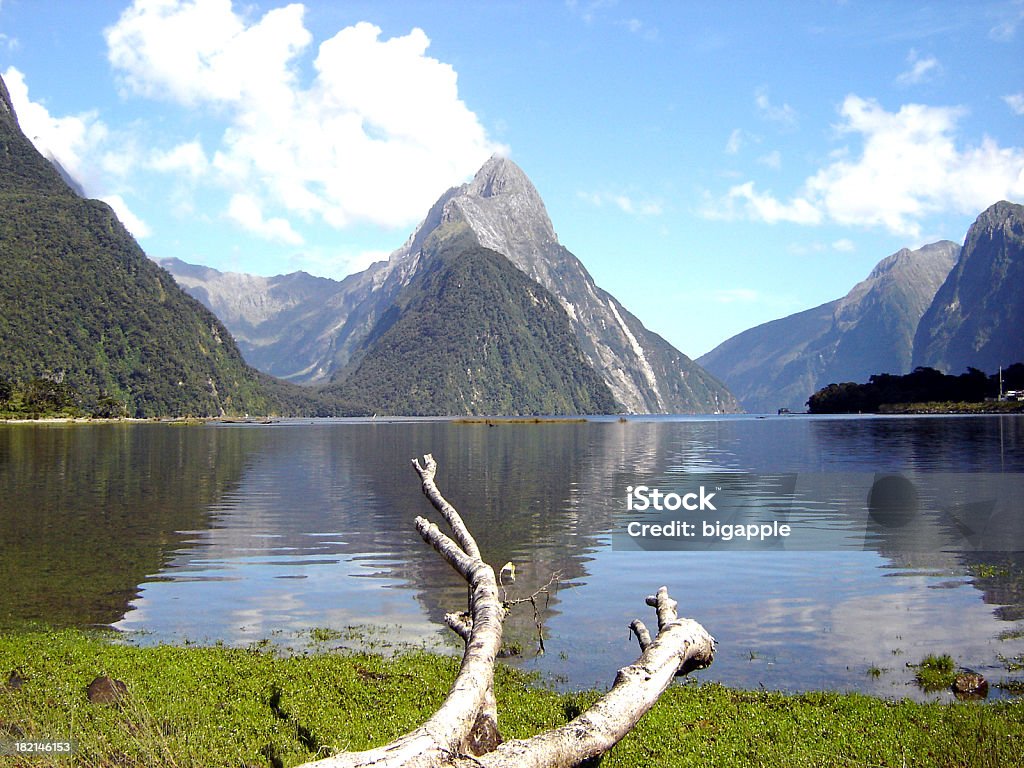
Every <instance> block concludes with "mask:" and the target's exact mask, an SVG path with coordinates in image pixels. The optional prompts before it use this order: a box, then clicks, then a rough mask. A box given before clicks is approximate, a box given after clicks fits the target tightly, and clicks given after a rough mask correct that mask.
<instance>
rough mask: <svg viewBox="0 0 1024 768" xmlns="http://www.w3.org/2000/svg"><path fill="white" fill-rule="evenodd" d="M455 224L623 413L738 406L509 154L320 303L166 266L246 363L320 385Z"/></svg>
mask: <svg viewBox="0 0 1024 768" xmlns="http://www.w3.org/2000/svg"><path fill="white" fill-rule="evenodd" d="M454 225H462V226H464V227H465V228H466V229H467V230H468V232H469V233H471V236H472V238H473V239H474V240H475V241H476V243H477V244H478V245H480V246H482V247H484V248H487V249H490V250H492V251H495V252H497V253H500V254H502V255H503V256H505V257H506V258H508V259H509V260H510V261H511V262H512V264H514V265H515V266H516V267H518V268H519V269H520V270H521V271H522V272H523V273H525V274H526V275H527V276H529V277H530V278H532V279H533V280H534V281H536V282H537V283H539V284H540V286H542V287H543V288H545V289H546V290H547V291H549V292H550V293H551V294H552V295H553V296H554V297H555V298H556V300H557V301H558V304H559V305H560V306H561V308H562V310H563V311H564V312H565V314H566V315H567V316H568V320H569V323H570V327H571V328H572V330H573V333H574V335H575V336H576V340H577V343H578V345H579V347H580V349H581V350H582V352H583V355H584V358H585V360H586V361H587V362H588V364H589V365H591V366H592V367H593V368H594V370H596V371H597V372H598V374H600V376H601V378H602V379H603V380H604V382H605V383H606V384H607V386H608V388H609V389H610V390H611V392H612V394H613V396H614V397H615V399H616V401H617V402H618V403H619V404H620V407H621V408H623V409H625V410H628V411H632V412H654V413H667V412H731V411H737V410H738V409H739V406H738V403H737V402H736V400H735V399H734V398H733V397H732V395H731V394H730V393H729V392H728V390H726V389H725V387H724V386H723V385H722V384H721V382H719V381H718V380H716V379H715V378H714V377H713V376H711V375H709V374H708V373H707V372H706V371H704V370H703V369H701V368H700V367H699V366H698V365H696V364H695V363H694V362H693V361H692V360H690V359H689V358H688V357H686V356H685V355H683V354H682V353H681V352H679V351H678V350H676V349H675V348H674V347H672V346H671V345H670V344H669V343H668V342H666V341H665V340H664V339H662V338H661V337H660V336H658V335H657V334H655V333H652V332H651V331H649V330H647V329H646V328H645V327H644V326H643V324H642V323H641V322H640V321H639V320H638V319H637V318H636V317H635V316H634V315H632V314H631V313H630V312H629V311H628V310H626V309H625V307H623V306H622V305H621V304H620V303H619V302H618V300H616V299H615V297H613V296H612V295H611V294H609V293H607V292H606V291H604V290H602V289H601V288H598V287H597V286H596V285H595V284H594V281H593V279H592V278H591V277H590V275H589V274H588V273H587V271H586V269H585V268H584V267H583V264H582V263H580V261H579V259H577V258H576V257H575V256H574V255H573V254H572V253H570V252H569V251H568V250H567V249H565V248H564V247H562V246H561V245H560V244H559V243H558V239H557V237H556V235H555V232H554V228H553V227H552V224H551V221H550V219H549V217H548V215H547V211H546V209H545V206H544V203H543V201H542V200H541V198H540V195H539V194H538V193H537V190H536V189H535V188H534V186H533V184H532V183H531V182H530V180H529V179H528V178H527V177H526V174H524V173H523V171H522V170H521V169H520V168H519V167H518V166H516V165H515V163H513V162H512V161H510V160H508V159H506V158H500V157H493V158H491V159H490V160H489V161H488V162H487V163H486V164H485V165H484V166H483V167H482V168H481V169H480V171H479V172H478V173H477V174H476V176H475V177H474V179H473V180H472V181H471V182H470V183H468V184H464V185H462V186H460V187H453V188H451V189H449V190H448V191H447V192H445V193H444V194H443V195H442V196H441V197H440V198H439V199H438V201H437V202H436V203H435V204H434V205H433V206H432V207H431V209H430V211H429V212H428V213H427V215H426V217H425V218H424V220H423V222H422V223H421V224H420V225H419V227H417V228H416V230H415V231H414V232H413V234H412V235H411V236H410V237H409V239H408V240H407V241H406V243H405V244H404V245H403V246H402V247H401V248H399V249H398V250H396V251H395V252H394V253H393V254H391V256H390V258H389V259H388V261H386V262H378V263H377V264H374V265H372V266H371V267H370V268H369V269H367V270H365V271H364V272H361V273H359V274H357V275H352V276H350V277H348V278H346V279H345V280H344V281H342V282H340V283H338V282H334V283H333V284H331V285H327V284H323V285H322V286H321V287H322V288H323V290H324V295H323V297H321V298H319V299H317V300H316V302H315V305H313V303H312V302H309V301H307V300H306V299H304V298H302V297H301V294H302V293H303V292H304V291H305V292H312V291H313V290H314V289H313V287H312V286H311V284H310V282H309V281H310V280H311V279H310V278H309V277H308V276H302V277H301V279H298V278H297V277H296V276H294V275H285V276H282V277H277V278H252V277H251V276H232V275H228V274H224V273H218V272H215V271H207V272H205V273H202V274H201V273H200V272H197V270H202V269H203V268H189V267H186V266H184V265H182V264H181V263H180V262H178V263H174V262H163V263H164V264H165V266H167V268H168V269H170V270H171V271H172V272H173V273H174V274H175V276H176V277H177V278H178V279H179V281H180V282H181V284H182V285H183V286H184V287H185V288H186V289H187V290H188V291H190V292H191V293H192V294H193V295H194V296H196V297H198V298H199V299H200V300H202V301H203V302H204V303H206V305H207V306H208V307H210V308H211V309H213V310H214V311H215V312H217V313H218V315H219V316H220V317H221V318H222V319H223V320H224V322H225V324H226V325H227V326H228V327H229V328H231V329H232V332H233V333H235V334H236V335H237V336H238V338H239V339H240V341H241V344H242V346H243V350H245V351H246V356H247V359H248V360H249V361H250V362H252V363H253V364H255V365H258V366H259V367H260V368H261V369H262V370H266V371H273V372H274V373H276V374H277V375H280V376H284V377H287V378H289V379H290V380H294V381H304V382H307V383H316V382H319V381H322V380H324V378H326V377H327V376H331V377H332V378H333V379H334V384H336V385H340V384H341V382H342V380H343V379H344V378H345V377H346V376H348V375H350V374H351V373H352V371H354V370H356V366H357V365H358V363H359V361H360V359H361V357H362V356H363V355H364V354H367V352H368V346H367V344H366V340H367V338H368V337H370V335H371V333H373V329H374V327H375V326H376V325H377V323H378V322H379V321H380V320H381V318H382V317H384V315H385V314H386V313H388V312H389V311H390V310H391V307H392V305H393V303H394V302H395V301H396V300H397V298H398V296H399V295H400V294H401V293H402V291H404V290H405V289H406V288H407V286H409V284H410V283H411V282H412V281H413V280H414V279H415V278H416V276H417V275H418V274H419V272H420V271H421V270H422V269H425V268H426V266H427V263H428V262H429V258H430V255H431V254H430V252H429V249H425V244H426V243H428V242H429V240H430V238H431V237H432V235H434V233H435V232H437V231H438V230H439V229H440V228H445V227H451V226H454ZM261 281H266V282H262V283H261ZM332 291H333V292H332ZM229 294H230V295H231V296H233V297H235V298H228V295H229ZM238 297H242V298H238ZM243 305H244V306H243ZM337 388H338V387H334V388H333V389H337Z"/></svg>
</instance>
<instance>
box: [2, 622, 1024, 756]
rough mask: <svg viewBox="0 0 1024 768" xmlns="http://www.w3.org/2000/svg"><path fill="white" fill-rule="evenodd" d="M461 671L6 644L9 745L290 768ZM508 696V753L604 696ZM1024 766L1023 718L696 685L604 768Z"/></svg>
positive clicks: (35, 637)
mask: <svg viewBox="0 0 1024 768" xmlns="http://www.w3.org/2000/svg"><path fill="white" fill-rule="evenodd" d="M321 634H326V633H321ZM324 639H326V637H325V638H324ZM457 668H458V660H457V659H456V658H453V657H450V656H443V655H435V654H430V653H426V652H422V651H410V652H407V653H404V654H402V655H400V656H397V657H394V658H383V657H381V656H375V655H367V654H359V653H334V652H323V653H314V654H308V655H291V656H284V655H278V654H276V653H275V652H274V651H273V650H271V649H270V648H268V647H267V646H266V645H259V646H254V647H252V648H249V649H232V648H226V647H223V646H216V647H196V646H189V647H177V646H157V647H149V648H140V647H135V646H130V645H124V644H121V643H118V642H116V641H114V640H113V639H112V638H111V637H109V636H102V635H94V634H87V633H83V632H79V631H62V632H26V633H15V634H8V635H5V636H2V637H0V743H2V742H4V741H10V740H13V739H15V738H19V739H20V738H29V739H64V738H72V739H74V740H75V741H76V747H77V752H76V754H75V755H74V756H73V757H70V758H68V757H37V758H24V757H9V758H6V759H8V760H10V761H12V762H11V763H9V764H11V765H15V766H29V765H32V766H35V765H45V766H67V765H83V766H99V767H100V768H106V767H107V766H129V767H135V766H138V767H139V768H141V767H142V766H146V767H147V768H161V767H163V766H169V767H173V768H191V767H192V766H197V767H198V766H204V768H215V767H217V766H225V767H226V768H227V767H228V766H232V767H235V768H239V767H241V766H249V767H250V768H253V767H255V766H293V765H296V764H298V763H301V762H304V761H307V760H310V759H312V758H313V757H314V756H315V755H318V754H319V755H326V754H328V753H329V752H331V751H333V750H339V749H348V750H356V749H364V748H367V747H370V746H375V745H379V744H383V743H386V742H388V741H389V740H391V739H392V738H394V737H395V736H398V735H399V734H401V733H403V732H405V731H407V730H409V729H411V728H413V727H415V726H416V725H418V724H419V723H421V722H422V721H423V720H425V719H426V718H427V717H428V716H429V715H430V714H432V713H433V712H434V710H435V709H436V708H437V706H438V705H439V704H440V703H441V701H442V700H443V699H444V697H445V696H446V694H447V691H448V688H449V686H450V684H451V682H452V680H453V679H454V677H455V674H456V672H457ZM104 674H105V675H109V676H111V677H113V678H115V679H117V680H122V681H124V682H125V684H126V685H127V691H128V692H127V695H126V696H125V698H124V699H122V700H121V701H120V702H118V703H116V704H113V705H101V704H91V703H90V702H89V701H88V699H87V697H86V687H87V686H88V684H89V683H90V681H92V680H93V679H94V678H95V677H96V676H98V675H104ZM612 674H613V672H612V671H611V670H609V676H611V675H612ZM5 681H6V683H5ZM496 693H497V697H498V702H499V714H500V720H501V726H502V732H503V735H504V736H505V738H515V737H525V736H530V735H532V734H535V733H538V732H539V731H542V730H545V729H547V728H550V727H553V726H557V725H560V724H563V723H565V722H566V721H567V720H569V719H571V718H573V717H575V716H576V715H577V714H579V713H580V712H581V711H583V710H584V709H586V707H587V706H589V705H590V703H592V702H593V701H594V700H595V699H596V698H597V697H598V695H599V694H598V693H596V692H584V693H573V694H560V693H556V692H554V691H551V690H548V689H546V688H544V687H543V686H541V685H540V684H538V682H537V680H536V678H534V677H531V676H529V675H525V674H523V673H520V672H517V671H516V670H513V669H510V668H508V667H506V666H504V665H500V664H499V665H498V667H497V669H496ZM1022 754H1024V702H1017V701H1011V702H1000V703H994V704H919V703H914V702H910V701H899V702H888V701H884V700H880V699H876V698H872V697H868V696H863V695H858V694H831V693H816V694H805V695H800V696H789V695H783V694H778V693H771V692H764V691H758V692H747V691H736V690H731V689H728V688H725V687H722V686H720V685H713V684H706V685H690V684H688V685H678V686H674V687H672V688H670V689H669V690H668V691H667V692H666V693H665V695H664V696H662V698H661V700H660V701H659V702H658V704H657V705H656V706H655V708H654V709H653V710H652V711H651V712H650V713H648V715H646V716H645V717H644V719H643V720H641V722H640V724H639V725H638V727H637V728H636V729H635V730H634V731H633V732H632V733H631V734H629V736H627V737H626V739H625V740H624V741H623V742H622V743H620V744H619V745H618V746H617V747H615V749H613V750H612V751H611V752H610V753H609V754H608V755H607V756H606V757H605V758H604V760H603V761H602V762H601V765H602V768H612V767H614V766H641V765H644V766H646V765H658V766H687V765H713V766H716V767H717V766H794V767H795V766H811V765H813V766H851V765H857V766H860V765H872V766H879V765H891V766H903V765H930V766H1003V765H1016V764H1018V761H1019V759H1020V755H1022ZM0 759H2V758H0Z"/></svg>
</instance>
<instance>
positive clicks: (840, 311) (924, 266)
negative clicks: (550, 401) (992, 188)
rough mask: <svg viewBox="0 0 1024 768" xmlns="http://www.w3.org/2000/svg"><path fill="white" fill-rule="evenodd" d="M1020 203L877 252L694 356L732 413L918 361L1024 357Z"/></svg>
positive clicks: (978, 364)
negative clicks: (787, 311)
mask: <svg viewBox="0 0 1024 768" xmlns="http://www.w3.org/2000/svg"><path fill="white" fill-rule="evenodd" d="M1022 214H1024V207H1022V206H1020V205H1015V204H1013V203H1008V202H1005V201H1004V202H1000V203H996V204H995V205H993V206H991V207H990V208H988V209H987V210H986V211H984V212H983V213H982V214H981V215H980V216H979V217H978V219H977V220H976V221H975V223H974V224H973V225H972V226H971V228H970V230H969V231H968V233H967V236H966V239H965V240H964V244H963V246H962V247H961V246H958V245H957V244H956V243H953V242H950V241H948V240H947V241H940V242H937V243H932V244H931V245H926V246H924V247H922V248H919V249H918V250H915V251H910V250H907V249H904V250H901V251H899V252H898V253H895V254H893V255H891V256H888V257H887V258H885V259H883V260H882V261H881V262H879V263H878V265H877V266H876V267H875V268H874V269H873V270H872V271H871V274H870V275H868V277H867V278H866V279H865V280H863V281H861V282H860V283H858V284H857V285H856V286H854V288H853V289H852V290H851V291H850V292H849V293H848V294H847V295H846V296H844V297H843V298H841V299H836V300H835V301H831V302H828V303H827V304H822V305H821V306H819V307H815V308H813V309H809V310H805V311H803V312H798V313H796V314H794V315H789V316H788V317H784V318H781V319H779V320H774V321H772V322H769V323H765V324H763V325H759V326H757V327H755V328H751V329H750V330H747V331H744V332H743V333H740V334H738V335H736V336H733V337H732V338H730V339H728V340H726V341H724V342H723V343H722V344H720V345H719V346H717V347H716V348H715V349H713V350H711V351H710V352H708V353H707V354H706V355H703V356H702V357H700V358H699V359H698V362H699V363H700V364H701V365H703V366H704V367H706V368H707V369H708V370H709V371H711V372H712V373H714V374H715V375H716V376H718V377H720V378H721V379H722V381H724V382H726V384H727V385H728V386H729V388H730V389H731V390H732V391H733V392H734V393H735V394H736V396H737V397H738V398H739V400H740V402H741V403H742V404H743V406H744V408H745V409H746V410H748V411H752V412H762V413H763V412H768V411H774V410H776V409H777V408H787V409H789V410H793V411H802V410H804V408H805V405H806V402H807V398H808V397H809V396H810V395H811V394H813V393H814V392H816V391H818V390H819V389H821V388H822V387H825V386H828V385H829V384H833V383H840V382H848V381H852V382H864V381H867V379H868V377H869V376H871V375H873V374H880V373H891V374H903V373H908V372H909V371H911V370H912V369H913V368H916V367H918V366H926V367H933V368H936V369H938V370H940V371H943V372H945V373H960V372H962V371H963V370H965V369H967V368H968V367H974V368H979V369H981V370H984V371H987V372H990V373H991V372H994V371H995V370H996V368H997V367H998V366H1000V365H1002V366H1004V367H1005V366H1008V365H1010V364H1012V363H1015V362H1019V361H1022V360H1024V333H1022V330H1024V215H1022Z"/></svg>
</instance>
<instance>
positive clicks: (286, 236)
mask: <svg viewBox="0 0 1024 768" xmlns="http://www.w3.org/2000/svg"><path fill="white" fill-rule="evenodd" d="M227 217H228V218H229V219H231V220H232V221H234V222H235V223H236V224H238V225H239V226H241V227H242V228H243V229H245V230H247V231H249V232H251V233H252V234H254V235H258V236H260V237H263V238H266V239H267V240H274V241H276V242H279V243H284V244H286V245H301V244H302V236H301V235H299V233H298V232H296V231H295V230H294V229H292V225H291V224H290V223H289V222H288V221H287V220H286V219H282V218H280V217H271V218H269V219H268V218H265V217H264V215H263V209H262V207H261V206H260V204H259V202H258V201H257V200H256V198H254V197H253V196H252V195H247V194H244V193H241V192H239V193H237V194H235V195H232V197H231V202H230V203H228V210H227Z"/></svg>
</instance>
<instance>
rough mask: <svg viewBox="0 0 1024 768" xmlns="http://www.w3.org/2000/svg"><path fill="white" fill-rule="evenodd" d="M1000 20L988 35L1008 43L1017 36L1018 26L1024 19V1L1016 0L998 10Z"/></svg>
mask: <svg viewBox="0 0 1024 768" xmlns="http://www.w3.org/2000/svg"><path fill="white" fill-rule="evenodd" d="M997 13H999V14H1000V15H1001V18H1000V19H999V21H998V22H997V23H996V24H995V26H993V27H992V29H990V30H989V33H988V36H989V37H990V38H992V39H993V40H995V41H997V42H1000V43H1008V42H1010V41H1012V40H1013V39H1014V38H1015V37H1016V36H1017V27H1019V26H1020V24H1021V22H1022V21H1024V2H1022V0H1015V2H1012V3H1010V4H1009V5H1007V6H1005V8H1003V9H1000V10H999V11H997Z"/></svg>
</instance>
